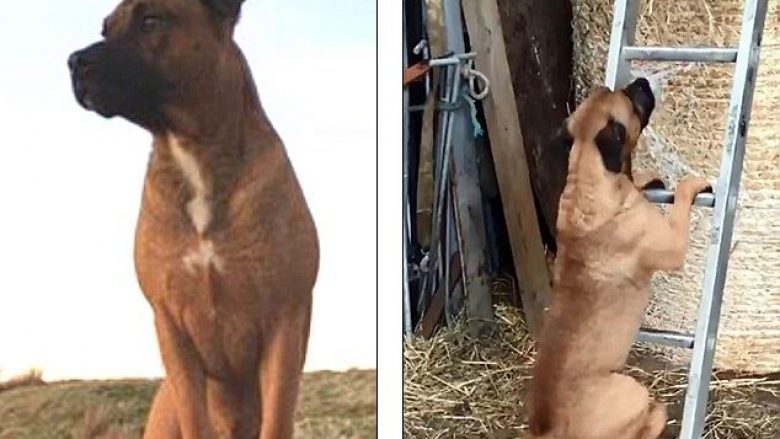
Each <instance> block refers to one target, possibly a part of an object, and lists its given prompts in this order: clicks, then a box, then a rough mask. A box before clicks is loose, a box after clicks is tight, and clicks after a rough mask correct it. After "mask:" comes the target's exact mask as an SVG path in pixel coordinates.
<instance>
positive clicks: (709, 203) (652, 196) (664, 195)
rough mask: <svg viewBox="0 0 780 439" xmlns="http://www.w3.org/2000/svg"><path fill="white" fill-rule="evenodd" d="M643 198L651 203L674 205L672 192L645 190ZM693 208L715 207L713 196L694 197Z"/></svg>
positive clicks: (704, 194)
mask: <svg viewBox="0 0 780 439" xmlns="http://www.w3.org/2000/svg"><path fill="white" fill-rule="evenodd" d="M643 192H644V195H645V198H647V199H648V200H649V201H652V202H653V203H665V204H671V203H674V192H672V191H668V190H665V189H645V190H644V191H643ZM693 204H694V206H704V207H715V194H711V193H701V194H699V195H696V199H695V200H694V201H693Z"/></svg>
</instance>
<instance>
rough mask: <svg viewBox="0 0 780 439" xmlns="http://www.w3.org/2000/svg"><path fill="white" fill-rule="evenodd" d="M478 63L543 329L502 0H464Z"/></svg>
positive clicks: (506, 202) (518, 257)
mask: <svg viewBox="0 0 780 439" xmlns="http://www.w3.org/2000/svg"><path fill="white" fill-rule="evenodd" d="M462 6H463V13H464V16H465V18H466V26H467V29H468V33H469V37H470V41H471V50H472V51H474V52H476V53H477V57H476V60H475V64H476V68H477V70H479V71H480V72H482V73H483V74H485V75H486V76H487V78H488V80H489V81H490V93H489V94H488V95H487V97H486V98H485V99H484V100H483V101H482V108H483V109H484V112H485V120H486V122H487V131H488V136H489V138H490V146H491V150H492V152H493V161H494V164H495V168H496V177H497V179H498V185H499V190H500V192H501V200H502V204H503V207H504V217H505V218H504V219H505V221H506V226H507V230H508V232H509V240H510V244H511V246H512V256H513V259H514V265H515V271H516V274H517V278H518V284H519V287H520V290H521V298H522V300H523V308H524V310H525V314H526V318H527V319H528V323H529V327H530V329H531V333H532V334H534V335H536V334H538V330H539V329H540V327H541V326H540V325H541V320H542V318H543V313H544V308H545V306H546V304H547V300H548V298H549V294H550V275H549V272H548V270H547V265H546V263H545V259H544V247H543V245H542V238H541V235H540V231H539V223H538V221H539V220H538V218H537V212H536V208H535V207H534V197H533V191H532V189H531V180H530V177H529V172H528V161H527V159H526V154H525V149H524V147H523V135H522V132H521V129H520V121H519V119H518V113H517V108H516V107H515V94H514V91H513V89H512V80H511V76H510V71H509V64H508V62H507V58H506V49H505V47H504V36H503V32H502V28H501V17H500V16H499V12H498V6H497V4H496V0H462Z"/></svg>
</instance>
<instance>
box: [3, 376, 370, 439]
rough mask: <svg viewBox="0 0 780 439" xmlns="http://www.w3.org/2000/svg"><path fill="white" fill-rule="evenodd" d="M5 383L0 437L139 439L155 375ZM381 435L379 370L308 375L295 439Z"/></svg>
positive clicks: (155, 383) (12, 438)
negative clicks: (378, 421)
mask: <svg viewBox="0 0 780 439" xmlns="http://www.w3.org/2000/svg"><path fill="white" fill-rule="evenodd" d="M21 384H22V385H14V386H8V387H7V388H6V387H4V386H2V385H0V439H54V438H56V439H60V438H72V439H136V438H139V437H140V436H141V433H142V427H143V424H144V422H145V420H146V415H147V412H148V410H149V406H150V404H151V401H152V397H153V395H154V393H155V391H156V389H157V386H158V385H159V381H158V380H121V381H71V382H55V383H49V384H45V383H43V384H42V383H41V382H40V381H39V380H35V379H28V380H27V381H26V383H21ZM375 437H376V372H375V371H373V370H370V371H369V370H352V371H348V372H343V373H339V372H314V373H308V374H306V375H305V376H304V381H303V388H302V394H301V398H300V404H299V407H298V418H297V422H296V433H295V438H296V439H309V438H316V439H325V438H328V439H330V438H336V439H366V438H375Z"/></svg>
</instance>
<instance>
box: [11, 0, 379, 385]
mask: <svg viewBox="0 0 780 439" xmlns="http://www.w3.org/2000/svg"><path fill="white" fill-rule="evenodd" d="M193 1H195V0H193ZM6 3H7V4H4V5H3V11H2V14H0V206H2V207H0V379H4V378H8V377H9V376H12V375H14V374H17V373H19V372H23V371H25V370H26V369H29V368H31V367H35V368H39V369H41V370H43V372H44V378H45V379H47V380H56V379H65V378H88V379H89V378H92V379H94V378H114V377H117V378H118V377H143V376H161V375H162V368H161V364H160V360H159V354H158V350H157V341H156V337H155V334H154V329H153V322H152V315H151V311H150V308H149V306H148V304H147V302H146V301H145V299H144V298H143V296H142V294H141V292H140V290H139V288H138V285H137V282H136V279H135V274H134V268H133V261H132V245H133V233H134V228H135V221H136V217H137V213H138V205H139V201H140V191H141V185H142V181H143V176H144V172H145V167H146V160H147V158H148V154H149V151H150V140H151V138H150V136H149V134H148V133H146V132H145V131H143V130H142V129H140V128H138V127H136V126H134V125H131V124H130V123H128V122H126V121H124V120H122V119H116V118H115V119H111V120H106V119H103V118H101V117H99V116H97V115H96V114H94V113H89V112H87V111H85V110H83V109H81V107H79V106H78V104H77V103H76V101H75V100H74V98H73V95H72V92H71V86H70V79H69V75H68V70H67V68H66V64H65V62H66V59H67V56H68V55H69V54H70V53H71V52H72V51H73V50H76V49H79V48H82V47H83V46H85V45H87V44H90V43H92V42H94V41H96V40H97V39H98V38H99V33H100V28H101V22H102V19H103V17H104V16H105V15H106V14H108V13H109V12H110V11H111V10H112V9H113V7H114V6H115V4H116V3H118V0H80V1H77V2H76V1H62V0H36V1H14V2H6ZM236 39H237V40H238V43H239V45H240V46H241V47H242V49H243V50H244V53H245V55H246V57H247V59H248V60H249V63H250V64H251V66H252V70H253V74H254V76H255V80H256V82H257V86H258V91H259V93H260V99H261V101H262V103H263V106H264V108H265V110H266V112H267V113H268V115H269V117H270V118H271V120H272V122H273V123H274V125H275V127H276V129H277V130H278V131H279V133H280V135H281V137H282V139H283V140H284V142H285V144H286V147H287V151H288V153H289V155H290V157H291V160H292V162H293V165H294V167H295V169H296V172H297V174H298V177H299V179H300V181H301V184H302V186H303V189H304V192H305V194H306V197H307V200H308V203H309V206H310V208H311V210H312V213H313V215H314V219H315V221H316V223H317V227H318V232H319V237H320V246H321V266H320V274H319V278H318V282H317V286H316V288H315V292H314V312H313V314H314V315H313V320H312V332H311V339H310V342H309V354H308V361H307V365H306V369H307V370H319V369H335V370H343V369H346V368H350V367H360V368H374V367H375V358H376V357H375V355H376V292H375V285H376V280H375V279H376V277H375V269H376V266H375V264H376V259H375V254H376V244H375V243H376V230H375V228H376V227H375V224H376V221H375V219H376V216H375V205H376V192H375V187H376V186H375V181H376V179H375V157H376V147H375V143H376V141H375V131H376V92H375V83H376V58H375V4H374V0H342V1H338V2H333V1H324V0H297V1H289V0H248V1H247V2H246V4H245V5H244V10H243V14H242V19H241V23H239V26H238V29H237V32H236Z"/></svg>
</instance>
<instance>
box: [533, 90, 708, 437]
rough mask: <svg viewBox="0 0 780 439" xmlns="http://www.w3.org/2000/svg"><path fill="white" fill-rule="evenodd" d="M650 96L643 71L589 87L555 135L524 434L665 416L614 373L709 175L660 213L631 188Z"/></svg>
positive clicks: (611, 428)
mask: <svg viewBox="0 0 780 439" xmlns="http://www.w3.org/2000/svg"><path fill="white" fill-rule="evenodd" d="M654 106H655V100H654V98H653V94H652V92H651V90H650V87H649V84H648V82H647V81H646V80H645V79H638V80H636V81H634V82H633V83H631V84H630V85H629V86H628V87H626V88H625V89H623V90H618V91H610V90H608V89H605V88H602V89H599V90H598V91H596V92H595V93H594V94H593V95H591V96H590V97H589V98H588V99H587V100H586V101H585V102H583V103H582V104H581V105H580V106H579V107H578V108H577V109H576V111H575V112H574V113H573V114H572V115H571V116H570V117H569V118H568V119H567V120H566V121H565V122H564V124H563V127H562V128H561V129H560V130H559V132H558V134H557V138H556V139H555V141H554V143H553V147H556V148H567V149H569V150H570V152H569V154H568V175H567V178H566V186H565V188H564V191H563V194H562V196H561V199H560V204H559V212H558V219H557V244H558V252H557V256H556V259H555V269H554V285H553V296H552V303H551V306H550V309H549V311H548V313H547V314H546V316H545V318H544V326H543V329H542V334H541V336H540V339H539V343H538V355H537V358H536V364H535V366H534V372H533V383H532V386H531V387H532V388H531V393H530V395H529V400H528V405H529V418H530V431H531V434H532V435H533V437H536V438H549V439H553V438H554V439H654V438H657V437H658V436H659V435H660V434H661V432H662V431H663V429H664V426H665V424H666V408H665V407H664V406H663V405H660V404H657V403H655V402H653V401H652V399H651V398H650V396H649V394H648V391H647V389H645V388H644V387H643V386H642V385H641V384H639V383H638V382H637V381H635V380H634V379H633V378H631V377H629V376H626V375H622V374H621V373H619V371H620V370H621V369H622V368H623V367H624V365H625V361H626V359H627V356H628V352H629V350H630V348H631V345H632V342H633V340H634V337H635V336H636V333H637V330H638V329H639V325H640V321H641V319H642V316H643V315H644V312H645V308H646V306H647V303H648V300H649V284H650V277H651V274H652V273H653V271H656V270H675V269H678V268H680V267H681V266H682V264H683V261H684V259H685V252H686V249H687V246H688V229H689V218H690V210H691V205H692V203H693V200H694V198H695V197H696V195H697V194H698V193H699V192H702V191H705V190H707V188H708V184H707V182H706V181H705V180H704V179H702V178H699V177H689V178H686V179H684V180H683V181H682V182H680V183H679V185H678V186H677V189H676V191H675V201H674V205H673V206H672V208H671V212H670V215H669V218H668V219H667V218H665V217H664V216H663V215H662V214H661V212H660V211H659V210H658V209H657V207H656V206H653V205H652V204H651V203H650V202H648V201H647V200H646V199H645V198H644V196H643V195H642V193H641V192H640V189H641V188H642V187H643V186H645V185H646V184H651V183H657V180H650V179H649V178H646V177H645V178H643V179H642V180H643V181H638V179H637V180H636V181H632V179H631V178H629V176H628V175H626V174H627V173H628V172H630V171H629V170H628V169H627V168H626V163H627V159H628V157H630V155H631V153H632V152H633V148H634V147H635V146H636V142H637V140H638V138H639V135H640V133H641V131H642V129H643V128H644V127H645V126H646V125H647V123H648V120H649V118H650V113H651V112H652V111H653V108H654ZM648 180H650V181H648ZM653 186H655V184H653Z"/></svg>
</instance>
